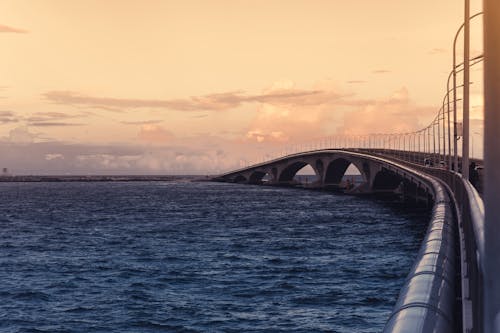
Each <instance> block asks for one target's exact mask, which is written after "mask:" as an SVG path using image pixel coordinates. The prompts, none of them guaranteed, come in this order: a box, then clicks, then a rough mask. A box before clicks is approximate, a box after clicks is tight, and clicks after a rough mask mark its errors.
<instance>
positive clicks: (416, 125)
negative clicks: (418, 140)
mask: <svg viewBox="0 0 500 333" xmlns="http://www.w3.org/2000/svg"><path fill="white" fill-rule="evenodd" d="M436 112H437V110H436V108H435V107H424V106H418V105H416V104H415V103H414V102H412V100H411V99H410V96H409V92H408V90H407V89H406V88H404V87H403V88H401V89H400V90H398V91H395V92H394V93H393V94H392V95H391V96H390V97H388V98H385V99H380V100H374V101H366V102H365V103H364V104H360V105H359V107H358V108H357V109H355V110H353V111H350V112H348V113H346V114H345V116H344V120H343V125H342V126H341V127H340V128H339V129H338V132H339V133H341V134H352V135H360V134H370V133H405V132H412V131H414V130H418V129H420V128H422V127H423V125H427V123H426V121H427V120H430V119H431V118H432V117H433V116H434V115H435V114H436Z"/></svg>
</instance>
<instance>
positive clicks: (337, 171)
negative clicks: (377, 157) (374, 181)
mask: <svg viewBox="0 0 500 333" xmlns="http://www.w3.org/2000/svg"><path fill="white" fill-rule="evenodd" d="M351 165H352V166H353V167H354V168H355V169H357V171H358V172H359V174H360V175H361V176H362V177H363V180H364V181H367V179H368V177H367V175H366V174H365V173H366V170H365V169H367V168H366V167H364V166H360V165H359V163H357V162H356V161H350V160H348V159H346V158H343V157H339V158H336V159H334V160H333V161H331V162H330V163H328V167H327V168H326V172H325V178H324V179H325V185H329V184H334V185H338V184H340V182H341V181H342V178H343V177H344V175H345V173H346V171H347V169H348V168H349V166H351Z"/></svg>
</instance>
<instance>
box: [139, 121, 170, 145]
mask: <svg viewBox="0 0 500 333" xmlns="http://www.w3.org/2000/svg"><path fill="white" fill-rule="evenodd" d="M138 137H139V140H141V141H143V142H148V143H154V144H166V143H168V142H170V141H171V140H172V139H173V138H174V135H173V134H172V133H171V132H170V131H167V130H166V129H164V128H163V127H161V126H159V125H153V124H145V125H142V126H141V129H140V131H139V134H138Z"/></svg>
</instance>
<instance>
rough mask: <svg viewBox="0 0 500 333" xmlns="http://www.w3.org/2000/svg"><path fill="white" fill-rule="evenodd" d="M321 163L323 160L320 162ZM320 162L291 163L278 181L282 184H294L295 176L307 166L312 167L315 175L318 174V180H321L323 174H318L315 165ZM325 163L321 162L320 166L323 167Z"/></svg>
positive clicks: (303, 161)
mask: <svg viewBox="0 0 500 333" xmlns="http://www.w3.org/2000/svg"><path fill="white" fill-rule="evenodd" d="M319 161H321V160H319ZM317 162H318V161H316V163H312V164H311V163H309V162H307V161H305V160H299V161H293V162H291V163H290V164H288V165H287V166H286V167H285V168H284V169H283V170H282V171H281V172H280V174H279V178H278V181H279V182H280V183H286V182H292V181H293V179H294V177H295V175H296V174H297V173H298V172H299V171H300V170H301V169H302V168H304V167H306V166H308V165H309V166H310V167H311V168H312V169H313V171H314V173H315V174H316V177H318V178H321V173H320V172H318V169H317V165H314V164H318V163H317ZM322 163H323V162H321V164H320V165H322Z"/></svg>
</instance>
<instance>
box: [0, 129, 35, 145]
mask: <svg viewBox="0 0 500 333" xmlns="http://www.w3.org/2000/svg"><path fill="white" fill-rule="evenodd" d="M37 137H38V135H37V134H35V133H31V132H30V131H29V129H28V128H27V127H16V128H14V129H12V130H11V131H10V132H9V136H8V138H7V140H8V141H10V142H13V143H21V144H27V143H33V142H34V141H35V138H37Z"/></svg>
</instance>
